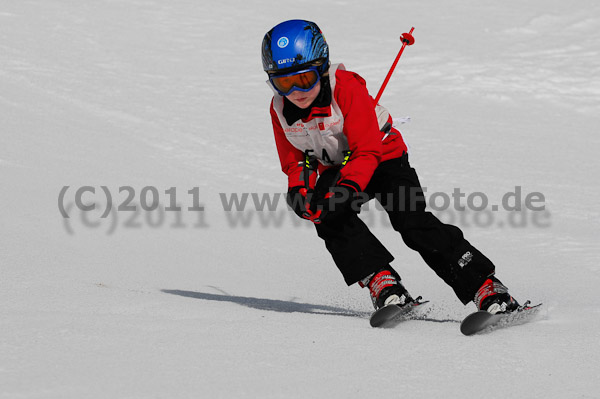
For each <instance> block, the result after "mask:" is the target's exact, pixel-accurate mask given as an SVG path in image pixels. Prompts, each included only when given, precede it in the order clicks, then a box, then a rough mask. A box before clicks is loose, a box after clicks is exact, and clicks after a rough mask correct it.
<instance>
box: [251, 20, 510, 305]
mask: <svg viewBox="0 0 600 399" xmlns="http://www.w3.org/2000/svg"><path fill="white" fill-rule="evenodd" d="M262 62H263V69H264V71H265V72H266V73H267V75H268V77H269V80H268V83H269V85H270V86H271V88H272V89H273V91H274V93H275V94H274V96H273V100H272V102H271V118H272V122H273V130H274V133H275V143H276V145H277V151H278V154H279V159H280V161H281V167H282V170H283V172H284V173H285V174H287V176H288V195H287V200H288V204H289V205H290V207H291V208H292V209H293V210H294V212H295V213H296V214H297V215H298V216H299V217H301V218H304V219H307V220H310V221H312V222H313V223H314V224H315V227H316V230H317V234H318V236H319V237H320V238H321V239H323V240H324V241H325V246H326V248H327V250H328V251H329V252H330V253H331V255H332V257H333V260H334V262H335V264H336V265H337V267H338V268H339V270H340V272H341V273H342V275H343V277H344V279H345V281H346V283H347V284H348V285H351V284H354V283H357V282H358V283H359V284H360V285H361V286H362V287H368V289H369V292H370V296H371V299H372V301H373V305H374V307H375V309H379V308H381V307H383V306H385V305H389V304H398V305H401V306H402V305H406V304H408V303H411V302H412V301H413V299H412V297H411V296H410V294H409V293H408V291H407V290H406V288H405V287H404V286H403V285H402V283H401V282H400V276H399V275H398V273H397V272H396V271H395V270H394V269H393V268H392V267H391V266H390V263H391V262H392V260H393V259H394V258H393V256H392V255H391V254H390V252H389V251H388V250H387V249H386V248H385V247H384V246H383V244H381V242H380V241H379V240H378V239H377V238H376V237H375V236H374V235H373V234H372V233H371V232H370V231H369V229H368V228H367V226H366V225H365V224H364V223H363V222H362V221H361V219H360V218H359V217H358V212H359V211H360V205H361V204H362V203H364V202H365V201H367V200H370V199H373V198H376V199H377V200H378V201H379V202H380V203H381V205H382V206H383V208H384V209H385V210H386V212H387V213H388V215H389V218H390V221H391V224H392V226H393V228H394V230H396V231H397V232H399V233H400V235H401V236H402V239H403V240H404V242H405V243H406V245H407V246H408V247H410V248H412V249H413V250H415V251H417V252H419V254H420V255H421V257H422V258H423V260H424V261H425V262H426V263H427V265H429V267H430V268H431V269H433V271H434V272H435V273H436V274H437V275H438V276H439V277H441V278H442V279H443V280H444V281H445V282H446V283H447V284H448V285H450V286H451V287H452V289H453V290H454V292H455V293H456V295H457V296H458V298H459V299H460V300H461V302H463V303H464V304H467V303H469V302H470V301H474V302H475V305H476V306H477V308H478V309H479V310H487V311H489V312H491V313H497V312H510V311H513V310H515V309H517V308H518V306H519V305H518V303H517V302H516V301H515V300H514V299H513V298H512V297H511V296H510V295H509V294H508V290H507V288H506V287H505V286H504V285H503V284H502V283H501V282H500V281H499V280H498V279H497V278H496V277H495V276H494V272H495V267H494V264H493V263H492V262H491V261H490V260H489V259H488V258H487V257H485V256H484V255H483V254H482V253H481V252H480V251H478V250H477V249H476V248H475V247H473V246H472V245H471V244H470V243H469V242H468V241H467V240H466V239H465V238H464V237H463V233H462V231H461V230H460V229H459V228H458V227H455V226H452V225H448V224H443V223H442V222H441V221H440V220H439V219H437V218H436V217H435V216H434V215H433V214H432V213H430V212H427V211H425V200H424V196H423V192H422V190H421V185H420V183H419V179H418V177H417V173H416V171H415V169H414V168H412V167H411V166H410V164H409V163H408V154H407V147H406V145H405V143H404V141H403V139H402V135H401V134H400V132H399V131H398V130H396V129H395V128H394V127H392V117H391V116H390V114H389V113H388V112H387V110H386V109H385V108H383V107H381V106H380V105H379V104H374V100H373V98H372V97H371V96H370V95H369V93H368V92H367V89H366V84H365V81H364V80H363V79H362V78H361V77H360V76H359V75H358V74H356V73H354V72H350V71H346V70H345V68H344V66H343V65H342V64H336V65H331V64H330V62H329V48H328V45H327V42H326V41H325V38H324V37H323V35H322V33H321V31H320V29H319V27H318V26H317V25H316V24H315V23H314V22H310V21H304V20H290V21H285V22H282V23H280V24H279V25H277V26H275V27H274V28H273V29H271V30H270V31H269V32H268V33H267V34H266V35H265V37H264V39H263V42H262ZM317 176H318V178H317Z"/></svg>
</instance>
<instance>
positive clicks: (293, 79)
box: [269, 66, 321, 96]
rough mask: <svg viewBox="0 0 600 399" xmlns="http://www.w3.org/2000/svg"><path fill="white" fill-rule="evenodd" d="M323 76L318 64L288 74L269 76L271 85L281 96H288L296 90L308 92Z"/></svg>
mask: <svg viewBox="0 0 600 399" xmlns="http://www.w3.org/2000/svg"><path fill="white" fill-rule="evenodd" d="M320 79H321V76H320V75H319V71H318V69H317V67H316V66H312V67H309V68H307V69H303V70H301V71H294V72H292V73H288V74H286V75H275V76H269V82H270V83H271V86H273V88H274V89H275V91H277V93H279V95H281V96H288V95H290V94H291V93H293V92H294V91H296V90H299V91H303V92H307V91H310V90H312V89H313V88H314V87H315V85H316V84H317V83H318V82H319V80H320Z"/></svg>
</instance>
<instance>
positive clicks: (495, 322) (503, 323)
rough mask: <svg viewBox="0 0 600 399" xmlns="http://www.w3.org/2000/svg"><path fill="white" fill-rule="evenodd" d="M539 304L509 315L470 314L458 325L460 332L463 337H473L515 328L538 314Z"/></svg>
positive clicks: (520, 308)
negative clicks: (481, 333)
mask: <svg viewBox="0 0 600 399" xmlns="http://www.w3.org/2000/svg"><path fill="white" fill-rule="evenodd" d="M541 305H542V304H541V303H540V304H538V305H535V306H531V305H530V302H529V301H527V302H525V305H523V306H521V307H519V308H518V309H517V310H515V311H514V312H510V313H496V314H493V313H490V312H486V311H485V310H480V311H478V312H475V313H471V314H470V315H468V316H467V317H465V319H464V320H463V321H462V323H460V332H462V333H463V334H465V335H473V334H477V333H480V332H488V331H492V330H496V329H498V328H504V327H510V326H516V325H519V324H523V323H527V322H528V321H531V320H532V319H533V318H534V317H535V315H536V314H537V313H538V312H539V310H540V307H541Z"/></svg>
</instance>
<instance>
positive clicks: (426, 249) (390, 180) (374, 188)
mask: <svg viewBox="0 0 600 399" xmlns="http://www.w3.org/2000/svg"><path fill="white" fill-rule="evenodd" d="M336 175H337V170H335V169H329V170H327V171H325V172H324V173H323V174H322V176H321V177H320V178H319V180H318V181H317V186H316V187H315V196H317V197H319V196H323V195H324V194H325V193H326V192H327V191H329V189H330V187H332V186H334V185H335V181H334V179H335V178H336ZM363 195H364V197H365V198H363V202H365V201H368V200H371V199H373V198H375V199H377V200H378V201H379V202H380V203H381V205H382V207H383V208H384V209H385V210H386V212H387V214H388V216H389V218H390V222H391V224H392V226H393V228H394V230H396V231H397V232H399V233H400V235H401V236H402V239H403V241H404V242H405V244H406V245H407V246H408V247H409V248H411V249H413V250H415V251H417V252H419V254H420V255H421V257H422V258H423V260H424V261H425V263H427V265H429V267H430V268H431V269H432V270H433V271H434V272H435V273H436V274H437V275H438V276H439V277H441V278H442V279H443V280H444V281H445V282H446V283H447V284H448V285H450V286H451V287H452V288H453V290H454V292H455V293H456V295H457V296H458V298H459V299H460V300H461V301H462V302H463V303H464V304H467V303H468V302H470V301H472V300H473V298H474V296H475V293H476V292H477V290H478V289H479V287H480V286H481V285H482V284H483V283H484V281H485V280H486V278H488V277H489V276H491V275H493V274H494V264H493V263H492V262H491V261H490V260H489V259H488V258H487V257H485V256H484V255H483V254H482V253H481V252H479V251H478V250H477V249H476V248H475V247H473V246H472V245H471V244H470V243H469V242H468V241H467V240H466V239H465V238H464V236H463V233H462V231H461V230H460V229H459V228H458V227H456V226H452V225H449V224H444V223H442V222H441V221H440V220H439V219H438V218H437V217H435V216H434V215H433V214H432V213H431V212H428V211H426V210H425V197H424V195H423V191H422V189H421V184H420V183H419V179H418V177H417V173H416V171H415V169H414V168H411V166H410V164H409V163H408V154H404V155H403V156H402V157H400V158H395V159H391V160H388V161H384V162H382V163H381V164H379V166H378V167H377V169H376V170H375V172H374V174H373V177H372V178H371V181H370V182H369V184H368V186H367V187H366V189H365V193H363ZM356 205H357V204H355V206H354V208H353V209H354V210H350V209H347V210H345V211H343V212H344V213H345V214H343V215H339V214H338V215H331V216H335V217H331V218H325V219H324V220H323V222H322V223H321V224H317V225H315V226H316V229H317V233H318V235H319V237H320V238H322V239H323V240H324V241H325V246H326V247H327V250H328V251H329V252H330V253H331V255H332V257H333V260H334V262H335V264H336V265H337V267H338V268H339V270H340V271H341V272H342V275H343V276H344V279H345V281H346V283H347V284H348V285H351V284H354V283H356V282H358V281H360V280H362V279H363V278H365V277H367V276H369V275H370V274H372V273H375V272H377V271H379V270H380V269H382V268H385V267H389V264H390V262H392V261H393V260H394V257H393V256H392V254H391V253H390V252H389V251H388V250H387V249H386V248H385V247H384V246H383V244H382V243H381V242H380V241H379V240H378V239H377V238H376V237H375V236H374V235H373V233H371V231H370V230H369V228H368V227H367V226H366V224H365V223H364V222H363V221H362V220H361V219H360V218H359V217H358V212H359V211H360V207H358V206H356Z"/></svg>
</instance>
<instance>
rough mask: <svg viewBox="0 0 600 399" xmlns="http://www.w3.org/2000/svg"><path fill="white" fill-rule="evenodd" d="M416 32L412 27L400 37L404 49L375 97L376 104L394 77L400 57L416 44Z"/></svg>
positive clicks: (399, 52) (399, 53)
mask: <svg viewBox="0 0 600 399" xmlns="http://www.w3.org/2000/svg"><path fill="white" fill-rule="evenodd" d="M414 30H415V28H414V27H412V28H410V32H408V33H403V34H402V36H400V40H401V41H402V48H401V49H400V51H398V55H397V56H396V59H395V60H394V63H393V64H392V67H391V68H390V70H389V72H388V74H387V76H386V77H385V80H384V81H383V84H382V85H381V88H380V89H379V92H378V93H377V97H375V104H377V103H378V102H379V99H380V98H381V95H382V94H383V90H385V86H387V84H388V82H389V80H390V78H391V77H392V73H393V72H394V69H395V68H396V64H398V60H400V56H401V55H402V52H403V51H404V48H405V47H406V46H411V45H412V44H414V42H415V38H414V37H413V35H412V33H413V31H414Z"/></svg>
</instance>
